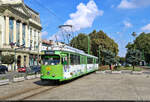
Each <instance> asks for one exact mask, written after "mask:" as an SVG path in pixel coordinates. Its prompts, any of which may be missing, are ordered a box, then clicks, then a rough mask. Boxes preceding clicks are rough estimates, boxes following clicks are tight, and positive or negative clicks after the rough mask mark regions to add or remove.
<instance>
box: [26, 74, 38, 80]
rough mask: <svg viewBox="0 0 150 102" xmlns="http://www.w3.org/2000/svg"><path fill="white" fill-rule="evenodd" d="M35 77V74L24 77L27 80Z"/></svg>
mask: <svg viewBox="0 0 150 102" xmlns="http://www.w3.org/2000/svg"><path fill="white" fill-rule="evenodd" d="M35 78H36V76H35V75H28V76H27V77H26V79H27V80H30V79H35Z"/></svg>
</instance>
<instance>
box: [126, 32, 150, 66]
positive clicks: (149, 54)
mask: <svg viewBox="0 0 150 102" xmlns="http://www.w3.org/2000/svg"><path fill="white" fill-rule="evenodd" d="M126 48H128V49H137V50H140V51H141V52H143V53H142V55H143V56H142V57H143V60H145V61H146V62H147V63H150V33H147V34H146V33H144V32H143V33H141V34H140V35H139V36H138V37H136V39H135V40H134V43H133V44H131V43H128V45H127V46H126Z"/></svg>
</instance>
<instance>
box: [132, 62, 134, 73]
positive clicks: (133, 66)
mask: <svg viewBox="0 0 150 102" xmlns="http://www.w3.org/2000/svg"><path fill="white" fill-rule="evenodd" d="M132 66H133V71H134V63H133V65H132Z"/></svg>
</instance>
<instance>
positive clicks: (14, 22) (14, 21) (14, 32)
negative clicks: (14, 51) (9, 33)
mask: <svg viewBox="0 0 150 102" xmlns="http://www.w3.org/2000/svg"><path fill="white" fill-rule="evenodd" d="M13 24H14V25H13V26H14V27H13V34H14V39H13V40H14V41H13V42H14V43H15V42H16V20H15V19H14V20H13Z"/></svg>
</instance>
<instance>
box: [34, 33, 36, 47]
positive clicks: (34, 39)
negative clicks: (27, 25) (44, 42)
mask: <svg viewBox="0 0 150 102" xmlns="http://www.w3.org/2000/svg"><path fill="white" fill-rule="evenodd" d="M34 50H36V30H34Z"/></svg>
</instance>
